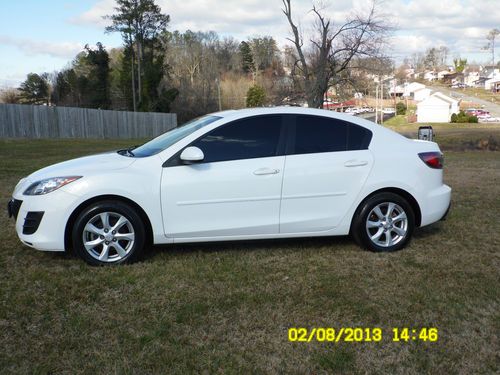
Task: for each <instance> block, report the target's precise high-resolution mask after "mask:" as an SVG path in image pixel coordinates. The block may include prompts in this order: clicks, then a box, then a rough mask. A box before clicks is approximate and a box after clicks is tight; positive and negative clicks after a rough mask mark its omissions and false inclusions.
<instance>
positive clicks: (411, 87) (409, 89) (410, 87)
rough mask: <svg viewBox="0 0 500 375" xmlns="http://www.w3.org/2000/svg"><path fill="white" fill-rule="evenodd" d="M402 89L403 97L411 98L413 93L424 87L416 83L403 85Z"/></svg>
mask: <svg viewBox="0 0 500 375" xmlns="http://www.w3.org/2000/svg"><path fill="white" fill-rule="evenodd" d="M403 87H404V90H403V91H404V92H403V96H404V97H411V96H413V94H414V92H415V91H417V90H420V89H425V85H423V84H422V83H418V82H412V83H405V84H404V86H403Z"/></svg>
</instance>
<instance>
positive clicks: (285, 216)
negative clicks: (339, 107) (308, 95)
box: [280, 115, 373, 233]
mask: <svg viewBox="0 0 500 375" xmlns="http://www.w3.org/2000/svg"><path fill="white" fill-rule="evenodd" d="M289 128H290V129H289V130H291V131H290V132H289V133H290V137H289V140H288V146H287V155H286V161H285V174H284V177H283V189H282V202H281V209H280V233H307V232H318V231H326V230H330V229H332V228H334V227H335V226H337V225H338V224H339V222H340V221H341V219H342V218H343V217H344V215H345V214H346V213H347V211H348V209H349V208H350V207H351V205H352V204H353V201H354V199H355V198H356V196H357V195H358V193H359V192H360V190H361V188H362V187H363V185H364V183H365V181H366V179H367V177H368V174H369V172H370V169H371V168H372V165H373V156H372V154H371V152H370V151H369V150H368V145H369V143H370V140H371V136H372V133H371V131H370V130H368V129H365V128H363V127H361V126H358V125H355V124H352V123H350V122H347V121H341V120H337V119H333V118H329V117H322V116H311V115H297V116H296V117H295V121H292V122H290V123H289Z"/></svg>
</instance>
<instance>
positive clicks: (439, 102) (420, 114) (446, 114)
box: [417, 92, 459, 122]
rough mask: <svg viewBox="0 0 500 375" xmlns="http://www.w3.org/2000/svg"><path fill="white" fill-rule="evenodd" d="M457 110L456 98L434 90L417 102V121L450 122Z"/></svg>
mask: <svg viewBox="0 0 500 375" xmlns="http://www.w3.org/2000/svg"><path fill="white" fill-rule="evenodd" d="M458 112H459V105H458V100H455V99H453V98H450V97H449V96H446V95H444V94H442V93H440V92H436V93H434V94H432V95H431V96H429V97H428V98H427V99H424V100H422V101H421V102H420V103H418V104H417V122H450V120H451V115H452V114H453V113H458Z"/></svg>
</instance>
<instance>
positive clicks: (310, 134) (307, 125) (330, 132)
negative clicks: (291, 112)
mask: <svg viewBox="0 0 500 375" xmlns="http://www.w3.org/2000/svg"><path fill="white" fill-rule="evenodd" d="M347 130H348V123H346V122H343V121H337V120H335V119H331V118H328V117H319V116H302V115H299V116H297V120H296V131H295V148H294V152H293V153H294V154H311V153H318V152H333V151H345V150H346V148H347Z"/></svg>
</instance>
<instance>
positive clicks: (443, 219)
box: [439, 202, 451, 221]
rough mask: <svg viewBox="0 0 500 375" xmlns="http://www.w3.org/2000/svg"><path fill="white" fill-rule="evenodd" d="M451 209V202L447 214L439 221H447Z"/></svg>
mask: <svg viewBox="0 0 500 375" xmlns="http://www.w3.org/2000/svg"><path fill="white" fill-rule="evenodd" d="M450 208H451V202H450V204H449V205H448V208H447V209H446V212H445V213H444V215H443V217H442V218H441V219H439V221H445V220H446V218H447V217H448V214H449V213H450Z"/></svg>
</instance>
